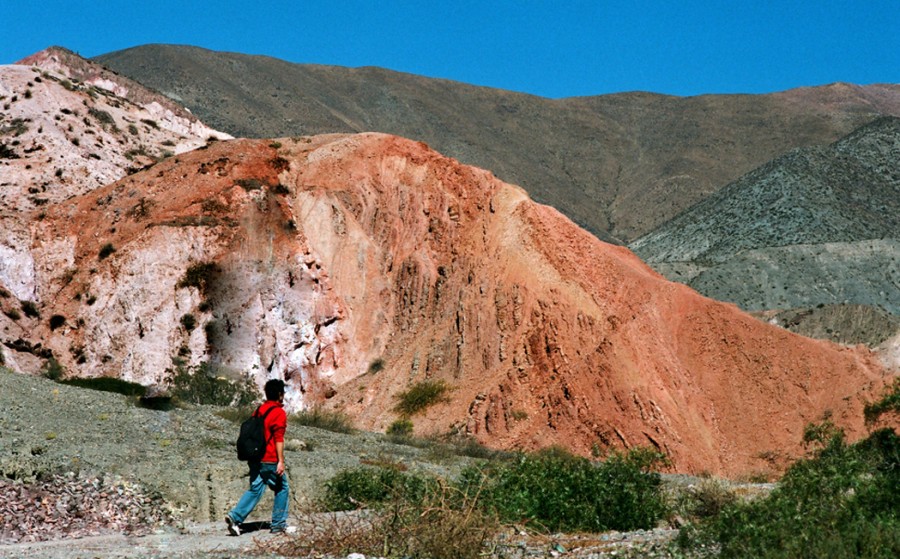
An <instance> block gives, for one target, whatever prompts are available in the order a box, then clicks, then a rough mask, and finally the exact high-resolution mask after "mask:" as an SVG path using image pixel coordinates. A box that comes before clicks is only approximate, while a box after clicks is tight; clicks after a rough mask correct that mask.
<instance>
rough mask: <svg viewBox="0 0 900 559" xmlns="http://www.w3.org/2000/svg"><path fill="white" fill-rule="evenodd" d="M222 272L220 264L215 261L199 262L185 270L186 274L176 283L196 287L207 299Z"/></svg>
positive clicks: (180, 285) (180, 286)
mask: <svg viewBox="0 0 900 559" xmlns="http://www.w3.org/2000/svg"><path fill="white" fill-rule="evenodd" d="M220 272H221V269H220V268H219V265H218V264H216V263H215V262H198V263H196V264H191V265H190V266H188V269H187V270H185V271H184V275H183V276H182V277H181V279H180V280H178V283H177V284H176V285H175V287H177V288H182V287H196V288H197V290H198V291H200V294H201V295H202V296H203V298H204V299H205V298H206V297H208V296H209V292H210V290H211V289H212V288H213V286H214V285H215V280H216V277H217V276H218V275H219V273H220Z"/></svg>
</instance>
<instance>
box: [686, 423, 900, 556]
mask: <svg viewBox="0 0 900 559" xmlns="http://www.w3.org/2000/svg"><path fill="white" fill-rule="evenodd" d="M829 429H830V428H827V427H826V428H825V429H819V431H820V432H827V431H829ZM898 487H900V438H898V436H897V434H896V433H895V432H894V431H892V430H890V429H882V430H879V431H876V432H874V433H872V434H871V435H870V436H869V437H868V438H867V439H865V440H863V441H861V442H859V443H857V444H855V445H848V444H847V443H846V442H845V441H844V437H843V433H841V432H837V433H834V434H832V436H831V438H830V439H828V440H827V441H825V442H824V444H823V445H822V447H821V448H820V449H819V450H817V451H816V452H815V453H814V454H813V455H812V456H811V457H810V458H806V459H803V460H800V461H799V462H797V463H796V464H794V465H793V466H791V468H790V469H789V470H788V472H787V473H786V474H785V476H784V478H782V480H781V481H780V482H779V483H778V486H777V487H776V489H775V490H774V491H773V492H772V493H771V494H770V495H769V496H768V497H767V498H765V499H762V500H759V501H751V502H746V503H736V504H734V505H731V506H727V507H726V508H725V510H724V511H723V512H722V513H721V514H719V515H718V516H715V517H713V518H712V519H710V520H709V521H706V522H701V523H699V524H697V525H692V526H689V527H687V528H685V529H683V530H682V532H681V534H680V535H679V538H678V541H679V544H680V545H681V546H682V547H683V548H685V549H689V550H695V551H696V550H699V549H703V548H707V549H708V548H710V547H717V548H719V549H721V553H720V556H721V557H723V558H726V559H727V558H731V557H759V558H776V557H778V558H795V557H796V558H801V557H829V558H843V557H846V558H851V557H853V558H857V557H861V558H885V559H886V558H889V557H890V558H893V557H898V556H900V515H898V511H900V491H898V489H897V488H898Z"/></svg>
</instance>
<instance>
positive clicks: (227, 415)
mask: <svg viewBox="0 0 900 559" xmlns="http://www.w3.org/2000/svg"><path fill="white" fill-rule="evenodd" d="M254 411H256V405H247V404H245V405H242V406H228V407H226V408H222V409H220V410H218V411H216V415H218V416H219V417H221V418H222V419H225V420H227V421H231V422H232V423H237V424H241V423H243V422H244V420H245V419H247V418H248V417H250V416H251V415H253V412H254Z"/></svg>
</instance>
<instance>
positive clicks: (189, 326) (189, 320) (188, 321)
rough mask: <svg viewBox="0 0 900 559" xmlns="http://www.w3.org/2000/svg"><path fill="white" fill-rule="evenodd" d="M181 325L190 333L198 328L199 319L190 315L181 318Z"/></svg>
mask: <svg viewBox="0 0 900 559" xmlns="http://www.w3.org/2000/svg"><path fill="white" fill-rule="evenodd" d="M181 325H182V326H183V327H184V329H185V330H186V331H188V332H192V331H193V330H194V328H196V327H197V319H196V318H194V315H192V314H190V313H188V314H185V315H182V316H181Z"/></svg>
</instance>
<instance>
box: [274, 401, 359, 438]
mask: <svg viewBox="0 0 900 559" xmlns="http://www.w3.org/2000/svg"><path fill="white" fill-rule="evenodd" d="M288 423H289V424H291V425H303V426H306V427H315V428H317V429H325V430H326V431H332V432H334V433H345V434H350V433H353V432H355V431H356V429H355V428H354V427H353V422H352V421H351V420H350V417H349V416H347V414H345V413H343V412H341V411H336V410H326V409H323V408H321V407H314V408H311V409H308V410H302V411H299V412H297V413H294V414H291V417H290V418H289V419H288Z"/></svg>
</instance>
